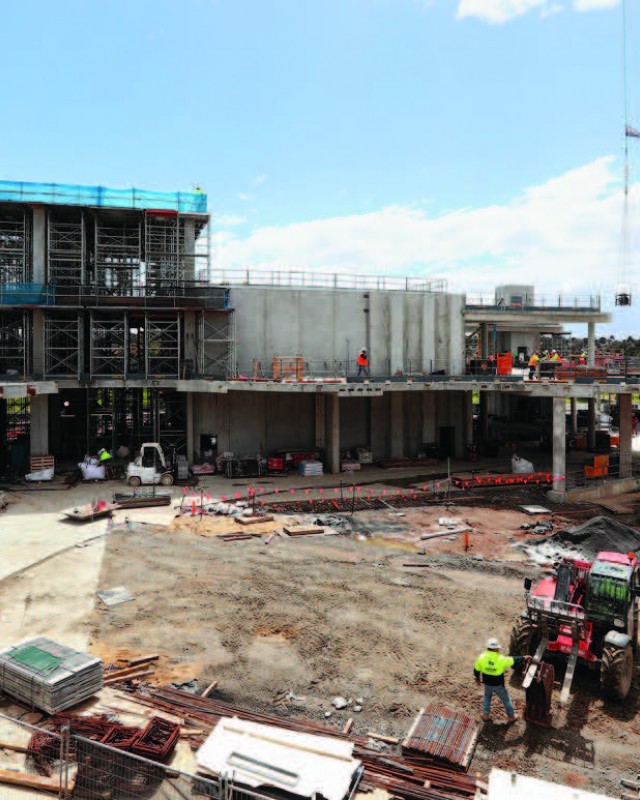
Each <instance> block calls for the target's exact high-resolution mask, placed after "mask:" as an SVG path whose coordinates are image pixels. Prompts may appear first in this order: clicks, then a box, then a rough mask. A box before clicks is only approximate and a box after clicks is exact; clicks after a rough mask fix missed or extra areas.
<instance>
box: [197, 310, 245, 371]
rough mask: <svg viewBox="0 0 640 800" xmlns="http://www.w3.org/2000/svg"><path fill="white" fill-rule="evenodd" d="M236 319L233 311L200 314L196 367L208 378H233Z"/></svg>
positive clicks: (235, 369)
mask: <svg viewBox="0 0 640 800" xmlns="http://www.w3.org/2000/svg"><path fill="white" fill-rule="evenodd" d="M235 328H236V320H235V314H234V312H233V311H226V312H219V313H214V312H206V311H203V312H202V313H201V314H200V319H199V334H198V345H199V346H198V362H199V363H198V368H199V371H200V374H201V375H206V376H207V377H210V378H221V379H223V380H226V379H227V378H235V377H236V374H237V364H236V347H235V342H236V330H235Z"/></svg>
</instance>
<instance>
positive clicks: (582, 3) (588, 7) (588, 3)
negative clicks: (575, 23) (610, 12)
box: [573, 0, 620, 11]
mask: <svg viewBox="0 0 640 800" xmlns="http://www.w3.org/2000/svg"><path fill="white" fill-rule="evenodd" d="M619 4H620V0H573V8H574V9H575V11H596V10H597V9H601V8H615V6H617V5H619Z"/></svg>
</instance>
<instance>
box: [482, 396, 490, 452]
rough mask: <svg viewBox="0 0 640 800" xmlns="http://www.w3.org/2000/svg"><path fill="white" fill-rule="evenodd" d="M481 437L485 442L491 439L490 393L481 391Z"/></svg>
mask: <svg viewBox="0 0 640 800" xmlns="http://www.w3.org/2000/svg"><path fill="white" fill-rule="evenodd" d="M480 437H481V439H482V441H483V442H486V441H488V439H489V395H488V393H487V392H480Z"/></svg>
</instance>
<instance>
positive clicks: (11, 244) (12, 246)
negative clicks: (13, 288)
mask: <svg viewBox="0 0 640 800" xmlns="http://www.w3.org/2000/svg"><path fill="white" fill-rule="evenodd" d="M30 232H31V230H30V225H29V218H28V217H27V213H26V211H19V210H17V209H16V210H12V212H11V213H6V214H5V213H4V212H0V286H7V285H9V286H10V285H15V284H20V283H29V281H30V280H31V259H30Z"/></svg>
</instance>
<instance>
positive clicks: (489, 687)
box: [473, 638, 524, 722]
mask: <svg viewBox="0 0 640 800" xmlns="http://www.w3.org/2000/svg"><path fill="white" fill-rule="evenodd" d="M501 649H502V648H501V647H500V642H499V641H498V640H497V639H495V638H491V639H489V641H488V642H487V649H486V650H485V651H484V652H483V653H480V655H479V656H478V658H477V659H476V663H475V666H474V668H473V675H474V677H475V679H476V683H480V681H481V680H482V683H483V684H484V700H483V703H482V719H483V720H484V721H485V722H488V721H489V720H490V719H491V713H490V712H491V698H492V697H493V695H494V694H496V695H498V697H499V698H500V699H501V700H502V703H503V705H504V709H505V711H506V712H507V717H508V718H509V722H515V721H516V720H517V719H518V716H517V714H516V713H515V711H514V710H513V703H512V702H511V699H510V698H509V692H508V691H507V687H506V686H505V685H504V673H505V670H507V669H509V668H510V667H514V666H517V665H518V664H521V663H522V661H523V660H524V658H523V656H503V655H502V653H501V652H500V650H501Z"/></svg>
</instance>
